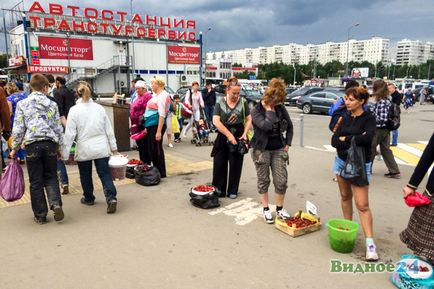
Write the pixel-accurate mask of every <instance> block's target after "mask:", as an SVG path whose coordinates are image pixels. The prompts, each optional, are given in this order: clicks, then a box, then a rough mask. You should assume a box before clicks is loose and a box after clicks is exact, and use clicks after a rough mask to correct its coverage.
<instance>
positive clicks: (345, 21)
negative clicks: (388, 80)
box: [0, 0, 434, 51]
mask: <svg viewBox="0 0 434 289" xmlns="http://www.w3.org/2000/svg"><path fill="white" fill-rule="evenodd" d="M32 2H33V1H28V0H26V1H25V7H26V8H28V7H29V6H30V4H31V3H32ZM50 2H52V3H60V4H63V5H67V4H70V3H71V2H72V1H71V2H70V1H66V0H57V1H56V0H53V1H50ZM41 3H42V5H44V7H47V5H48V4H47V3H48V1H41ZM73 4H75V5H77V6H81V7H95V8H101V9H102V8H105V9H107V8H108V9H113V10H119V11H125V12H129V11H130V1H114V0H108V1H95V2H91V1H88V0H87V1H84V0H78V1H74V3H73ZM4 5H5V4H3V6H4ZM4 8H7V7H4ZM433 11H434V1H426V0H412V1H408V0H393V1H386V0H365V1H355V0H347V1H341V0H327V1H324V0H268V1H261V0H242V1H233V0H231V1H230V0H220V1H215V0H202V1H193V0H166V1H164V2H160V1H158V2H157V1H143V0H133V12H134V13H140V14H148V15H157V16H171V17H174V16H176V17H185V18H186V19H195V20H197V24H198V29H197V32H199V31H206V30H207V29H208V28H211V31H209V32H207V33H206V34H204V38H205V39H206V49H207V50H208V51H210V50H214V51H216V50H226V49H238V48H244V47H258V46H270V45H275V44H279V45H282V44H287V43H290V42H293V43H300V44H307V43H315V44H317V43H323V42H326V41H345V40H346V38H347V29H348V27H350V26H351V25H353V24H354V23H360V26H359V27H357V28H354V29H352V31H351V36H352V37H353V38H355V39H366V38H370V37H372V36H381V37H386V38H390V39H391V41H392V42H396V41H399V40H400V39H403V38H410V39H419V40H431V41H432V40H434V35H433V33H432V32H431V30H432V27H433V23H434V13H433ZM0 42H3V39H1V40H0ZM0 49H1V46H0Z"/></svg>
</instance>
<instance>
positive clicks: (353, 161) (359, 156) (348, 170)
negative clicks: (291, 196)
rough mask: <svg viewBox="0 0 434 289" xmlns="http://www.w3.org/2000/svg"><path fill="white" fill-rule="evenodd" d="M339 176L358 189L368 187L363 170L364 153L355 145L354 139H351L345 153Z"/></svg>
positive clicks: (366, 177)
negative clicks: (345, 158) (345, 157)
mask: <svg viewBox="0 0 434 289" xmlns="http://www.w3.org/2000/svg"><path fill="white" fill-rule="evenodd" d="M340 176H341V177H342V178H344V179H345V180H347V181H349V182H350V183H351V184H353V185H356V186H359V187H363V186H367V185H369V182H368V176H367V175H366V169H365V151H364V150H363V148H362V147H359V146H357V145H356V140H355V139H354V137H353V138H351V146H350V148H349V149H348V151H347V161H346V162H345V165H344V167H343V169H342V171H341V173H340Z"/></svg>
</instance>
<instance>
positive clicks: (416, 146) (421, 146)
mask: <svg viewBox="0 0 434 289" xmlns="http://www.w3.org/2000/svg"><path fill="white" fill-rule="evenodd" d="M427 144H428V143H425V144H423V143H409V144H408V145H409V146H411V147H414V148H416V149H418V150H420V151H423V150H424V149H425V148H426V146H427Z"/></svg>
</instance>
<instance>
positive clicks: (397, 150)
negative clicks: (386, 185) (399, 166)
mask: <svg viewBox="0 0 434 289" xmlns="http://www.w3.org/2000/svg"><path fill="white" fill-rule="evenodd" d="M390 149H391V150H392V151H393V155H394V156H395V159H397V158H398V159H400V160H402V161H404V162H406V163H407V164H411V165H414V166H415V165H417V163H418V162H419V157H418V156H416V155H414V154H413V153H411V152H408V151H406V150H404V149H402V148H401V147H390Z"/></svg>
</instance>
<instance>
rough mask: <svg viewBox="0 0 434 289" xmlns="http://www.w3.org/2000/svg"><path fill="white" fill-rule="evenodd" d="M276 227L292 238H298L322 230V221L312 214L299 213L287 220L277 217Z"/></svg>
mask: <svg viewBox="0 0 434 289" xmlns="http://www.w3.org/2000/svg"><path fill="white" fill-rule="evenodd" d="M275 227H276V228H277V229H278V230H280V231H282V232H284V233H286V234H288V235H290V236H291V237H298V236H301V235H305V234H308V233H311V232H314V231H318V230H320V229H321V220H320V218H316V217H315V216H313V215H311V214H308V213H304V212H303V211H298V212H297V213H295V214H294V216H292V217H289V218H287V219H282V218H280V217H277V218H276V220H275Z"/></svg>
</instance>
